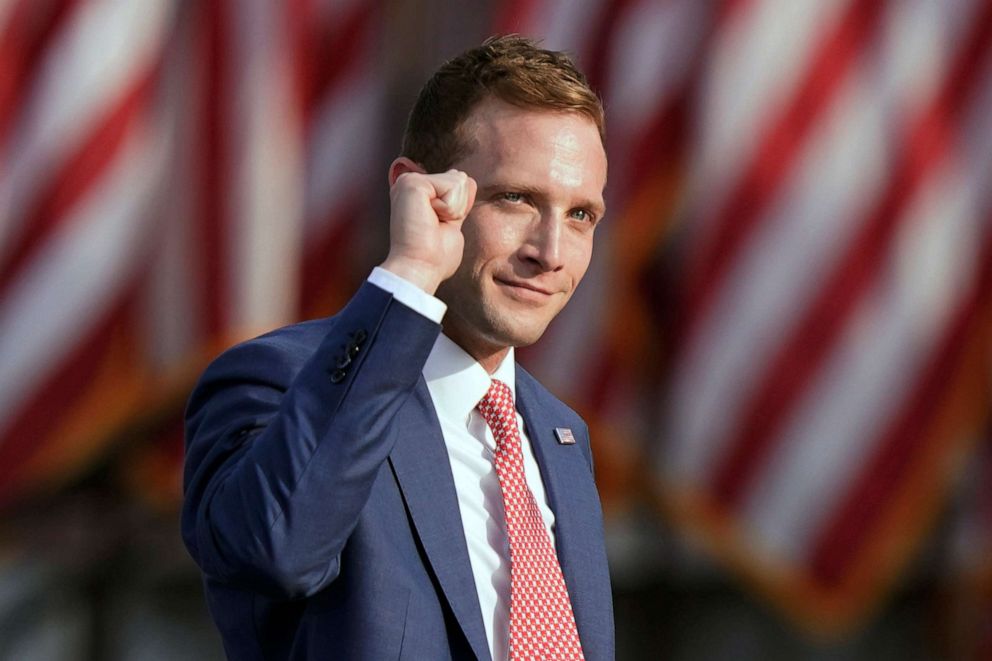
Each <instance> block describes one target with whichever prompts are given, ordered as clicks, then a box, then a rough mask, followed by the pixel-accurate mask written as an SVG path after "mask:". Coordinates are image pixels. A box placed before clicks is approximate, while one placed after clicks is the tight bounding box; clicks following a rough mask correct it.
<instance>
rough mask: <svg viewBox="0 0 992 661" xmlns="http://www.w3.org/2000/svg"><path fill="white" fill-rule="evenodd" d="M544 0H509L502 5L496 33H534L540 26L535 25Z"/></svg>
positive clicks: (496, 22)
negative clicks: (538, 9) (538, 10)
mask: <svg viewBox="0 0 992 661" xmlns="http://www.w3.org/2000/svg"><path fill="white" fill-rule="evenodd" d="M542 4H546V3H545V2H543V0H507V1H506V2H503V3H502V4H501V5H500V8H499V10H498V13H497V15H496V20H495V22H494V25H495V26H496V34H509V33H511V32H519V33H521V34H533V33H534V31H535V30H537V29H539V27H540V26H537V25H535V23H536V22H537V18H538V13H537V8H538V6H540V5H542Z"/></svg>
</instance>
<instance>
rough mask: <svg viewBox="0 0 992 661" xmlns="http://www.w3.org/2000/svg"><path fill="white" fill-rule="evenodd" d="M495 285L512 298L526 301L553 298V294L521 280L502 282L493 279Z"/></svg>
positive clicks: (498, 279)
mask: <svg viewBox="0 0 992 661" xmlns="http://www.w3.org/2000/svg"><path fill="white" fill-rule="evenodd" d="M495 280H496V284H498V285H500V286H501V287H504V288H505V289H506V290H507V291H508V292H509V293H510V294H511V295H512V296H514V297H516V298H520V299H523V300H526V301H545V300H547V299H548V298H550V297H552V296H554V294H555V292H553V291H551V290H550V289H545V288H544V287H541V286H540V285H535V284H534V283H531V282H525V281H522V280H504V279H502V278H495Z"/></svg>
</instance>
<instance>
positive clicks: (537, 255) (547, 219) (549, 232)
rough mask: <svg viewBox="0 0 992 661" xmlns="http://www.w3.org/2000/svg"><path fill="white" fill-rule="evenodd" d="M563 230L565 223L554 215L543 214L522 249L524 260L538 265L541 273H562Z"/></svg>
mask: <svg viewBox="0 0 992 661" xmlns="http://www.w3.org/2000/svg"><path fill="white" fill-rule="evenodd" d="M562 228H563V223H561V222H560V221H559V220H558V219H556V218H555V217H554V216H553V215H551V214H548V213H543V214H541V216H540V218H539V219H536V222H535V223H534V224H533V225H532V226H531V229H530V232H529V235H528V237H527V240H526V241H525V242H524V245H523V247H522V256H523V258H524V260H525V261H527V262H530V263H532V264H535V265H537V266H538V267H540V269H541V271H560V270H561V269H562V268H563V267H564V261H563V259H562V249H561V248H562V246H561V242H562Z"/></svg>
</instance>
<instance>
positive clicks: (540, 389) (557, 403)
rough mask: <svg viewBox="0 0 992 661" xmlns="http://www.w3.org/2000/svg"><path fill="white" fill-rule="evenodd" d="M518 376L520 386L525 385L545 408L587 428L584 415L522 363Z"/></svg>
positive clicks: (560, 417)
mask: <svg viewBox="0 0 992 661" xmlns="http://www.w3.org/2000/svg"><path fill="white" fill-rule="evenodd" d="M516 376H517V384H518V388H519V387H520V385H523V386H524V388H525V390H527V391H528V392H530V393H531V394H532V395H533V396H536V397H537V398H538V399H539V400H540V403H541V406H542V407H545V410H547V411H548V412H549V413H551V414H553V415H555V416H556V417H558V418H559V419H563V420H570V421H571V422H572V424H573V426H575V427H580V428H582V429H586V423H585V420H583V419H582V416H580V415H579V414H578V413H577V412H576V411H575V410H574V409H573V408H572V407H570V406H569V405H568V404H566V403H565V402H563V401H561V400H560V399H558V397H557V396H556V395H555V394H554V393H553V392H551V391H550V390H548V389H547V388H546V387H544V385H543V384H542V383H541V382H540V381H538V380H537V379H535V378H534V376H533V375H532V374H531V373H530V372H528V371H527V370H525V369H524V368H523V367H521V366H520V365H517V374H516Z"/></svg>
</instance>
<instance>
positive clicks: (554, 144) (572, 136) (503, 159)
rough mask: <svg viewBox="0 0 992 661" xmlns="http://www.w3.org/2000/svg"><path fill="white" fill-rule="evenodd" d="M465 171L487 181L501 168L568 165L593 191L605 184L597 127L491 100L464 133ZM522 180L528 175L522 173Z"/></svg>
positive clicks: (579, 118)
mask: <svg viewBox="0 0 992 661" xmlns="http://www.w3.org/2000/svg"><path fill="white" fill-rule="evenodd" d="M461 134H462V140H463V141H464V145H465V148H466V150H465V158H463V159H462V163H461V165H463V166H466V167H469V166H473V165H474V166H475V167H476V168H478V170H477V171H475V172H469V174H471V175H472V176H474V177H480V176H482V177H485V176H486V175H489V174H492V170H493V169H499V168H500V167H501V166H507V167H512V168H524V169H525V170H526V169H529V168H537V169H541V168H542V165H546V164H550V163H551V162H552V161H555V162H557V163H558V164H559V165H561V164H562V163H567V164H569V165H570V167H579V168H581V169H582V170H583V172H584V174H585V175H586V177H585V178H586V179H587V180H588V183H589V184H590V185H596V184H598V185H599V187H600V189H601V188H602V186H603V185H605V183H606V154H605V151H604V150H603V143H602V138H601V137H600V134H599V129H598V128H597V127H596V124H595V122H593V121H592V119H590V118H588V117H586V116H585V115H583V114H581V113H577V112H561V111H549V110H534V109H525V108H519V107H517V106H514V105H511V104H509V103H506V102H504V101H500V100H498V99H495V98H489V99H486V100H484V101H482V102H481V103H479V105H478V106H477V107H476V108H475V109H473V110H472V112H471V113H470V114H469V116H468V117H467V118H466V119H465V121H464V123H463V124H462V127H461ZM521 174H526V172H522V173H521Z"/></svg>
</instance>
